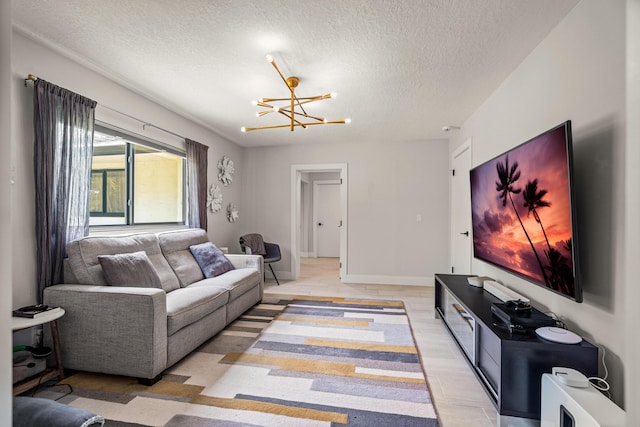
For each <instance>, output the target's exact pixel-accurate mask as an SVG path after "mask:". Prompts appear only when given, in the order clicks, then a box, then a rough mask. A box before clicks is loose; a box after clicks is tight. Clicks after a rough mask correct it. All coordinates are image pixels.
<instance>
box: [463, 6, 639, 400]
mask: <svg viewBox="0 0 640 427" xmlns="http://www.w3.org/2000/svg"><path fill="white" fill-rule="evenodd" d="M625 118H626V117H625V4H624V2H603V1H599V0H584V1H582V2H580V3H579V4H578V5H577V6H576V7H575V8H574V10H572V11H571V12H570V13H569V15H568V16H567V17H566V18H565V19H564V20H563V21H562V22H561V23H560V24H559V25H558V27H556V28H555V29H554V30H553V31H552V32H551V33H550V34H549V36H548V37H547V38H546V39H545V40H544V41H543V42H542V43H540V45H539V46H538V47H537V48H536V49H535V50H534V51H533V52H532V53H531V54H530V55H529V56H528V57H527V58H526V59H525V60H524V61H523V63H522V64H521V65H520V66H519V67H518V68H517V69H516V70H515V71H514V72H513V73H512V74H511V75H510V76H509V77H508V78H507V79H506V81H505V82H504V83H503V84H502V85H501V86H500V87H498V88H497V90H496V91H495V92H494V93H493V94H492V95H491V96H490V97H489V98H488V99H487V100H486V101H485V102H484V104H483V105H482V106H481V107H480V108H479V109H478V110H476V111H475V112H474V113H473V114H472V115H471V117H470V118H469V119H468V120H467V121H466V122H465V123H464V124H463V126H462V130H461V132H460V134H459V135H458V136H457V137H456V140H455V141H453V143H452V149H455V148H456V147H457V146H459V145H460V144H461V143H462V142H463V141H465V140H466V139H467V138H469V137H473V150H472V153H473V160H472V163H473V165H477V164H480V163H482V162H484V161H486V160H488V159H490V158H492V157H494V156H496V155H498V154H500V153H502V152H504V151H506V150H507V149H510V148H512V147H514V146H516V145H518V144H520V143H522V142H524V141H526V140H528V139H530V138H532V137H534V136H536V135H538V134H540V133H542V132H543V131H545V130H547V129H549V128H551V127H553V126H555V125H557V124H559V123H561V122H563V121H565V120H567V119H571V120H572V126H573V143H574V164H575V184H576V185H575V188H576V205H577V206H576V208H577V213H578V216H579V219H578V227H579V232H578V235H579V247H578V251H579V257H580V260H581V263H582V265H581V273H582V279H583V286H584V302H583V303H582V304H578V303H575V302H572V301H570V300H567V299H565V298H563V297H560V296H558V295H555V294H553V293H551V292H549V291H547V290H545V289H543V288H541V287H537V286H534V285H532V284H530V283H528V282H525V281H523V280H520V279H518V278H516V277H515V276H512V275H510V274H508V273H506V272H503V271H501V270H498V269H495V268H493V267H491V266H489V265H488V264H486V263H483V262H481V261H476V260H474V261H473V264H472V271H473V272H474V273H476V274H482V275H487V276H492V277H495V278H497V279H499V280H500V281H501V282H503V283H505V284H506V285H507V286H510V287H513V288H514V289H516V290H517V291H518V292H521V293H522V294H524V295H526V296H528V297H530V298H531V299H532V300H533V301H534V303H535V304H536V305H537V306H540V307H542V308H544V309H547V310H550V311H553V312H555V313H557V314H558V315H559V316H560V317H561V318H562V319H563V320H564V321H565V322H566V323H567V325H568V327H569V328H570V329H572V330H574V331H576V332H577V333H579V334H581V335H583V336H584V337H585V338H587V339H588V340H589V341H591V342H592V343H594V344H598V345H601V346H603V347H605V348H606V350H607V358H606V362H607V365H608V367H609V368H610V377H609V380H610V382H611V383H612V386H613V392H612V394H613V397H614V400H615V401H616V402H617V403H618V404H622V402H623V399H624V387H625V384H624V381H625V380H624V376H625V365H626V363H625V360H624V358H625V355H624V354H625V333H624V330H625V304H624V301H625V276H624V258H625V257H624V254H625V229H624V227H623V225H622V224H623V223H624V218H625V208H624V206H625V194H624V190H625V160H624V156H625V145H626V137H625ZM634 143H637V141H635V142H634ZM636 167H637V165H636ZM633 188H635V189H636V191H637V185H635V184H634V186H633ZM637 217H638V215H637V211H636V213H635V219H636V220H637ZM629 362H630V361H629ZM634 363H637V360H636V361H635V362H634Z"/></svg>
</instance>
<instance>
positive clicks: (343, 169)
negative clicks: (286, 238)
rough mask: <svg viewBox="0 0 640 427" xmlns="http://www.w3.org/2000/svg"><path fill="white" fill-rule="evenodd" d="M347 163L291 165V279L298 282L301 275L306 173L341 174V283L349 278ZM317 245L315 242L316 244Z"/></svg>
mask: <svg viewBox="0 0 640 427" xmlns="http://www.w3.org/2000/svg"><path fill="white" fill-rule="evenodd" d="M348 169H349V168H348V164H347V163H321V164H299V165H291V279H292V280H297V279H298V276H299V275H300V233H299V231H300V211H301V204H302V200H301V195H300V193H301V186H302V184H301V182H302V174H303V173H305V172H339V173H340V181H341V185H340V213H341V216H342V227H341V228H340V282H342V281H343V280H344V279H345V278H346V277H347V272H348V271H349V270H348V257H347V249H348V246H347V236H348V234H349V233H348V230H349V220H348V219H349V216H348V213H349V212H348V188H349V182H348V179H349V174H348ZM314 244H315V242H314Z"/></svg>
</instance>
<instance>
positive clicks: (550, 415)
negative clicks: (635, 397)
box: [540, 368, 626, 427]
mask: <svg viewBox="0 0 640 427" xmlns="http://www.w3.org/2000/svg"><path fill="white" fill-rule="evenodd" d="M553 369H554V370H558V369H560V370H562V369H565V370H566V368H553ZM567 384H571V382H568V381H566V380H564V381H561V379H560V378H559V377H558V375H554V374H542V396H541V398H542V399H541V402H542V404H541V408H540V410H541V414H540V427H558V426H560V427H624V426H625V418H626V416H625V413H624V411H623V410H622V409H620V408H619V407H618V406H617V405H616V404H615V403H613V402H612V401H611V400H609V399H607V397H606V396H605V395H604V394H602V393H600V392H599V391H598V390H596V389H595V388H594V387H593V386H592V385H588V386H587V387H571V386H569V385H567ZM578 385H581V384H578Z"/></svg>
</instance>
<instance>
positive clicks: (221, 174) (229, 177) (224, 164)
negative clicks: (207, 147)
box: [218, 156, 236, 187]
mask: <svg viewBox="0 0 640 427" xmlns="http://www.w3.org/2000/svg"><path fill="white" fill-rule="evenodd" d="M235 171H236V170H235V168H234V167H233V160H231V159H230V158H229V157H227V156H223V157H222V158H221V159H220V160H218V179H219V180H220V182H221V183H222V185H224V186H225V187H227V186H229V185H231V182H232V181H233V173H234V172H235Z"/></svg>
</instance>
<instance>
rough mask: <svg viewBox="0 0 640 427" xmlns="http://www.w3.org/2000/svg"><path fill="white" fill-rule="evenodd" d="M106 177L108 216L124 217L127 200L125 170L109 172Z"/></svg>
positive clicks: (106, 172)
mask: <svg viewBox="0 0 640 427" xmlns="http://www.w3.org/2000/svg"><path fill="white" fill-rule="evenodd" d="M105 175H106V180H107V181H106V183H105V188H106V199H107V209H106V212H107V213H108V214H119V215H120V216H124V206H125V201H126V198H127V194H126V187H125V185H126V181H125V174H124V170H108V171H105Z"/></svg>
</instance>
